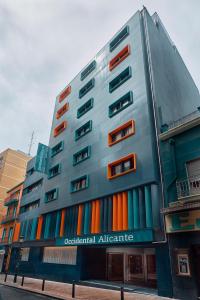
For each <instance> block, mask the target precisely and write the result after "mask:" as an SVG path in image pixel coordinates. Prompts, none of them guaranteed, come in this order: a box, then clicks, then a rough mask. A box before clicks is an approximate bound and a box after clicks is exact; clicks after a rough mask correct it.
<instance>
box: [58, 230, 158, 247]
mask: <svg viewBox="0 0 200 300" xmlns="http://www.w3.org/2000/svg"><path fill="white" fill-rule="evenodd" d="M151 241H153V232H152V230H148V229H147V230H138V231H136V232H132V231H131V232H117V233H110V234H95V235H87V236H81V237H72V238H69V237H66V238H58V239H56V246H83V245H107V244H130V243H138V242H151Z"/></svg>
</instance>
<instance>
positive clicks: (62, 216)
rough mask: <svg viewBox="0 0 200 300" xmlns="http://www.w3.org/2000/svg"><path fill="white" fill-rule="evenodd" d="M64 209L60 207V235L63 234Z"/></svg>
mask: <svg viewBox="0 0 200 300" xmlns="http://www.w3.org/2000/svg"><path fill="white" fill-rule="evenodd" d="M65 213H66V209H62V212H61V222H60V237H62V236H63V235H64V228H65Z"/></svg>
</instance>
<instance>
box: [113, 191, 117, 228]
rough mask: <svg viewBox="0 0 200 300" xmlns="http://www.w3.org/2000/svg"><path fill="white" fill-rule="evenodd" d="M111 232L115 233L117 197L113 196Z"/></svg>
mask: <svg viewBox="0 0 200 300" xmlns="http://www.w3.org/2000/svg"><path fill="white" fill-rule="evenodd" d="M113 231H117V195H116V194H115V195H113Z"/></svg>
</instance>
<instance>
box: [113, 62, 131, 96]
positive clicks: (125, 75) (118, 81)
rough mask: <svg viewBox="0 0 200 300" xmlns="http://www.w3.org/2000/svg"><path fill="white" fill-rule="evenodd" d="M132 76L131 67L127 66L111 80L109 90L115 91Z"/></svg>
mask: <svg viewBox="0 0 200 300" xmlns="http://www.w3.org/2000/svg"><path fill="white" fill-rule="evenodd" d="M131 76H132V71H131V67H127V68H126V69H125V70H124V71H122V72H121V73H120V74H119V75H118V76H117V77H115V78H114V79H113V80H112V81H111V82H109V92H110V93H112V92H114V91H115V90H116V89H117V88H118V87H120V85H122V84H123V83H125V82H126V81H127V80H128V79H129V78H131Z"/></svg>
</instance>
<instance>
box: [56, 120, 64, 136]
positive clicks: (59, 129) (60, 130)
mask: <svg viewBox="0 0 200 300" xmlns="http://www.w3.org/2000/svg"><path fill="white" fill-rule="evenodd" d="M66 127H67V121H63V122H62V123H61V124H59V125H58V126H56V128H54V133H53V136H54V137H56V136H58V135H59V134H60V133H61V132H63V131H64V130H65V128H66Z"/></svg>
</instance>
